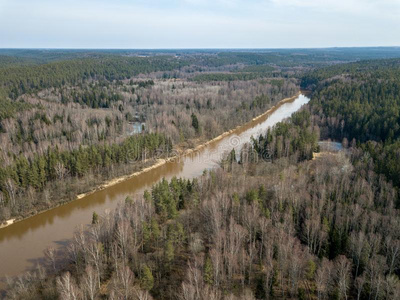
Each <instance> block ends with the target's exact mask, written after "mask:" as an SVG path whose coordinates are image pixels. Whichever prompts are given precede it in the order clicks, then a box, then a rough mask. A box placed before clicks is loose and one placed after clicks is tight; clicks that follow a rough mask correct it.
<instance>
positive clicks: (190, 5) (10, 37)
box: [0, 0, 400, 48]
mask: <svg viewBox="0 0 400 300" xmlns="http://www.w3.org/2000/svg"><path fill="white" fill-rule="evenodd" d="M382 1H383V2H379V3H383V4H382V5H378V2H377V1H372V0H369V1H368V0H365V1H361V0H347V1H344V0H336V1H333V0H325V1H316V0H302V1H300V0H286V1H284V0H248V1H244V0H201V1H200V0H169V1H167V0H153V1H150V0H147V1H145V0H135V1H131V0H113V1H106V0H65V1H63V2H61V1H51V0H38V1H28V0H9V1H5V0H0V47H69V48H73V47H81V48H82V47H83V48H85V47H88V48H97V47H101V48H175V47H183V48H193V47H213V48H214V47H223V48H225V47H249V48H251V47H267V48H268V47H326V46H357V45H359V46H367V45H395V44H397V45H400V36H399V35H398V30H399V29H400V28H399V26H400V20H398V17H397V15H396V17H393V18H390V17H388V16H390V15H389V14H388V13H386V11H387V10H389V8H391V6H393V7H392V9H390V11H391V15H395V13H396V10H397V9H398V5H396V3H397V1H392V0H382ZM345 2H346V3H345ZM361 3H363V4H365V3H368V5H364V6H363V7H359V6H360V5H361ZM377 6H379V8H377Z"/></svg>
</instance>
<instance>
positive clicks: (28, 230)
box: [0, 95, 309, 278]
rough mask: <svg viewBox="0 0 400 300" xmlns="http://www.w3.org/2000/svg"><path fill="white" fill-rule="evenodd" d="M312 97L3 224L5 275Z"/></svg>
mask: <svg viewBox="0 0 400 300" xmlns="http://www.w3.org/2000/svg"><path fill="white" fill-rule="evenodd" d="M308 101H309V99H308V98H307V97H306V96H304V95H299V96H298V97H297V98H295V99H294V100H293V101H289V102H287V101H286V102H280V103H279V104H277V105H276V107H275V108H274V109H272V110H271V111H270V113H268V114H266V115H264V116H262V117H261V118H258V119H256V120H253V121H251V122H249V123H246V124H245V125H243V126H241V127H240V128H237V129H236V130H234V131H233V132H232V133H231V134H229V135H226V136H224V137H223V138H222V139H219V140H216V141H213V142H211V143H209V144H208V145H207V146H205V147H202V148H200V149H199V150H198V151H196V152H193V153H191V154H189V155H186V156H184V157H181V158H179V159H176V160H173V161H169V162H167V163H165V164H163V165H161V166H159V167H157V168H154V169H151V170H149V171H148V172H145V173H142V174H140V175H138V176H135V177H132V178H130V179H128V180H126V181H123V182H121V183H118V184H116V185H113V186H110V187H108V188H106V189H104V190H100V191H97V192H95V193H93V194H90V195H88V196H85V197H83V198H81V199H79V200H76V201H72V202H70V203H68V204H65V205H62V206H59V207H57V208H54V209H51V210H48V211H46V212H44V213H41V214H38V215H36V216H33V217H31V218H27V219H25V220H22V221H20V222H17V223H15V224H12V225H10V226H8V227H5V228H2V229H0V278H4V277H5V275H9V276H14V275H18V274H20V273H22V272H23V271H25V270H28V269H29V268H32V267H33V266H34V265H35V263H37V261H38V260H40V259H41V258H42V257H43V251H44V250H45V249H46V248H47V247H49V246H52V247H55V248H58V247H62V246H63V245H65V244H66V243H67V242H68V240H69V239H71V237H72V236H73V233H74V231H75V230H76V227H77V226H78V225H80V224H88V223H90V221H91V219H92V214H93V212H94V211H96V212H97V213H98V214H101V213H103V212H104V211H105V210H106V209H113V208H115V207H116V205H117V204H118V203H119V202H120V201H121V200H124V199H125V198H126V197H127V196H128V195H131V196H132V195H135V194H142V193H143V191H144V190H145V189H150V188H151V186H152V185H153V184H154V183H156V182H157V181H159V180H160V179H162V178H163V177H164V178H166V179H170V178H172V177H173V176H177V177H185V178H194V177H198V176H200V175H201V174H202V173H203V171H204V169H210V168H215V167H216V166H217V165H218V161H219V160H220V158H221V156H222V155H223V154H224V153H225V152H226V151H230V150H232V148H235V149H236V150H238V149H240V147H241V145H243V144H244V143H246V142H249V141H250V137H251V136H258V135H259V134H260V133H264V132H265V131H266V129H267V128H268V127H271V126H273V125H274V124H276V123H277V122H280V121H282V120H283V119H285V118H287V117H290V116H291V115H292V113H294V112H296V111H297V110H299V109H300V107H301V106H302V105H304V104H306V103H307V102H308Z"/></svg>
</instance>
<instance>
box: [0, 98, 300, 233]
mask: <svg viewBox="0 0 400 300" xmlns="http://www.w3.org/2000/svg"><path fill="white" fill-rule="evenodd" d="M300 94H301V92H300V91H299V92H298V93H297V94H296V95H294V96H292V97H289V98H285V99H282V100H280V101H279V102H277V103H276V104H275V105H274V106H272V107H271V108H270V109H268V110H267V111H266V112H264V113H262V114H261V115H259V116H257V117H255V118H253V119H252V120H250V121H248V122H246V123H244V124H241V125H238V126H236V127H235V128H233V129H231V130H229V131H226V132H224V133H222V134H220V135H218V136H217V137H215V138H213V139H211V140H209V141H207V142H203V143H201V144H199V145H197V146H195V147H193V148H191V149H186V150H182V151H178V152H177V154H176V155H173V156H171V157H167V158H163V159H157V160H154V159H150V160H148V161H145V162H144V165H145V164H146V163H151V162H152V161H154V164H152V165H150V166H148V167H144V168H143V169H141V170H139V171H136V172H133V173H131V174H128V175H123V176H119V177H115V178H113V179H111V180H108V181H105V182H103V183H101V184H99V185H97V186H96V187H94V188H92V189H91V190H89V191H88V192H85V193H80V194H78V195H77V196H76V197H75V198H73V199H71V200H66V201H63V202H61V203H58V204H57V205H54V206H51V207H49V208H47V209H44V210H41V211H38V212H36V213H35V214H31V215H29V216H27V217H24V218H19V219H18V218H14V219H10V220H8V221H6V223H5V224H3V225H0V228H4V227H8V226H10V225H12V224H15V223H18V222H20V221H22V220H26V219H28V218H31V217H33V216H36V215H39V214H41V213H44V212H47V211H49V210H52V209H55V208H57V207H59V206H62V205H65V204H67V203H70V202H72V201H75V200H80V199H82V198H85V197H87V196H89V195H92V194H94V193H96V192H98V191H101V190H104V189H107V188H109V187H111V186H114V185H116V184H119V183H121V182H124V181H126V180H129V179H131V178H133V177H136V176H139V175H141V174H143V173H146V172H149V171H151V170H154V169H156V168H159V167H161V166H163V165H164V164H166V163H167V162H169V161H173V160H177V159H180V158H182V157H184V156H186V155H189V154H191V153H195V152H197V151H199V150H201V149H202V148H204V147H206V146H208V145H210V144H212V143H216V142H218V141H219V140H221V139H223V138H225V137H227V136H229V135H231V134H234V133H235V132H237V131H238V130H240V129H241V128H243V127H245V126H248V125H249V124H252V123H256V122H258V121H259V120H260V119H261V118H264V117H266V116H268V115H269V114H271V113H272V112H274V111H275V110H276V109H277V108H279V107H280V106H282V105H283V104H285V103H288V102H292V101H294V100H295V99H296V98H297V97H299V95H300Z"/></svg>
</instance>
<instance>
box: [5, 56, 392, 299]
mask: <svg viewBox="0 0 400 300" xmlns="http://www.w3.org/2000/svg"><path fill="white" fill-rule="evenodd" d="M193 51H194V50H193ZM320 51H321V52H320ZM393 51H394V50H393ZM299 53H301V55H298V54H299ZM390 53H391V52H389V51H387V52H384V54H382V52H381V51H380V50H379V49H370V51H367V50H365V49H359V50H358V51H356V50H354V49H348V50H346V51H344V50H343V51H339V50H338V51H337V52H335V51H329V50H326V52H322V50H298V52H290V51H289V50H282V51H281V52H278V53H262V52H261V53H260V52H257V51H254V52H249V53H247V52H231V51H226V52H221V53H214V52H212V51H211V50H210V52H207V51H204V52H201V53H196V52H190V51H188V52H184V53H172V55H171V53H168V52H162V53H158V55H155V54H154V53H151V52H145V51H143V52H141V53H139V54H140V55H141V56H149V57H133V58H132V57H129V58H127V57H126V55H127V53H124V52H123V50H121V52H110V53H86V54H85V55H87V56H88V58H80V57H79V58H78V59H80V60H82V59H83V60H86V59H88V64H87V65H86V64H84V65H82V66H81V65H80V64H79V67H77V68H76V69H75V68H73V67H72V66H73V63H72V62H73V61H75V60H76V59H77V58H76V57H75V55H77V54H76V53H75V54H73V55H71V54H64V55H65V56H62V59H60V60H61V61H58V59H54V56H51V58H48V60H47V58H46V57H47V56H44V55H43V54H41V55H39V54H37V53H36V54H34V55H33V54H32V53H31V52H29V51H28V53H24V52H22V54H21V53H14V54H13V55H10V54H8V55H10V57H11V58H10V59H8V60H5V62H4V66H3V67H2V68H5V69H8V68H15V70H17V71H15V72H16V73H13V72H14V71H10V73H9V74H11V75H12V76H9V77H7V76H5V75H2V76H3V77H2V79H1V80H0V82H2V85H1V86H2V87H3V88H2V91H3V95H4V96H3V97H4V98H3V99H2V100H0V101H1V103H2V107H4V113H3V112H2V114H1V116H2V119H1V123H0V124H1V127H0V128H1V130H2V133H0V139H1V147H2V150H3V154H2V156H3V157H2V162H3V163H2V167H1V168H0V191H1V194H0V196H1V198H0V200H1V201H0V204H1V211H2V215H1V216H0V217H1V218H3V219H6V218H9V217H10V216H18V215H24V213H25V214H26V213H27V212H31V211H32V210H33V209H35V208H36V207H38V205H41V206H42V207H49V206H51V205H52V203H55V202H57V201H60V200H59V199H60V198H59V197H56V194H55V193H53V192H52V191H53V189H54V188H55V187H56V190H57V191H58V192H57V193H58V194H60V191H62V193H64V194H65V195H69V197H73V191H75V190H76V188H77V185H78V182H80V181H81V180H80V179H83V178H86V179H87V178H89V180H87V181H91V182H92V183H95V182H96V183H98V182H100V181H101V180H104V179H105V178H110V177H113V176H115V175H120V174H126V173H129V172H132V170H134V169H139V168H141V167H142V163H143V162H144V161H145V157H146V158H151V157H156V155H157V154H159V153H160V151H161V152H162V153H164V154H165V153H170V152H174V151H181V150H182V149H186V148H190V147H193V146H195V145H196V144H198V143H199V142H201V141H205V140H207V139H210V138H212V137H214V136H216V135H218V134H220V133H222V132H224V131H226V130H229V129H231V128H233V127H235V126H237V125H239V124H243V123H244V122H246V121H248V120H250V119H251V118H253V117H255V116H256V115H258V114H261V113H262V112H264V111H266V110H267V109H268V108H270V107H271V106H272V105H274V104H275V103H277V102H278V101H279V100H281V99H283V98H285V97H288V96H291V95H293V94H295V93H296V92H297V91H298V90H299V89H300V88H301V89H303V90H304V92H307V93H308V95H309V97H310V98H311V100H310V102H309V103H308V104H307V105H305V106H304V107H302V109H301V110H300V111H298V112H297V113H294V114H293V115H292V116H291V117H290V118H289V119H287V120H285V121H283V122H280V123H278V124H276V126H274V127H273V128H270V129H269V130H268V131H267V132H265V133H263V134H261V135H260V136H257V137H253V138H252V141H251V143H249V144H246V145H245V146H244V147H243V149H242V150H241V152H240V153H239V154H238V155H236V153H235V150H232V152H231V153H229V154H227V155H226V157H225V158H224V159H223V160H222V161H221V162H220V167H219V168H217V169H214V170H208V171H207V170H206V171H204V173H203V175H202V176H200V177H198V178H195V179H193V180H188V179H184V178H173V179H171V180H170V181H167V180H165V179H164V180H162V181H160V182H159V183H157V184H155V185H154V186H153V187H152V188H151V189H149V190H148V191H145V192H144V194H143V195H141V196H132V197H127V198H126V199H125V201H124V202H122V203H120V204H119V206H118V208H117V209H116V210H113V211H107V212H105V213H99V214H98V213H93V218H92V220H91V223H92V224H91V225H90V226H88V227H78V228H77V230H76V233H75V235H74V237H73V239H72V240H71V241H69V242H68V246H67V247H65V248H63V249H61V250H59V251H56V250H55V249H53V248H49V249H47V250H46V251H45V253H44V255H45V259H44V262H43V264H41V265H38V266H37V268H36V269H35V270H32V271H31V272H29V273H27V274H24V275H21V276H18V277H17V278H10V279H9V280H8V282H7V291H6V294H5V297H6V298H7V299H140V300H144V299H182V300H208V299H232V300H233V299H248V300H251V299H357V300H367V299H368V300H371V299H374V300H378V299H400V234H399V233H400V210H399V209H400V196H399V188H400V164H399V162H400V59H395V58H391V57H395V55H391V54H390ZM322 54H323V55H322ZM53 55H54V54H53ZM20 56H21V57H23V59H22V62H20V63H19V64H18V65H17V66H13V60H14V57H20ZM120 56H121V57H122V58H120ZM38 57H41V58H40V60H39V58H38ZM377 58H379V59H377ZM382 58H387V59H382ZM120 59H122V61H125V60H131V59H132V60H131V62H132V64H127V65H126V64H125V63H122V62H121V64H122V65H121V67H118V66H119V64H116V65H112V67H111V68H110V69H107V68H105V67H104V65H103V62H101V63H100V62H99V60H102V61H104V62H105V61H108V60H109V61H110V62H120ZM141 59H143V61H141ZM157 60H161V61H162V64H161V65H158V63H157V62H156V61H157ZM92 61H95V63H94V64H92V63H89V62H92ZM137 61H141V62H140V63H137ZM0 62H1V60H0ZM136 63H137V64H138V65H140V66H141V68H142V69H135V67H134V65H135V64H136ZM153 63H154V65H153ZM10 64H11V65H12V67H10ZM111 64H112V63H111ZM55 66H59V67H60V68H61V69H63V67H62V66H68V68H69V67H71V68H72V69H73V70H74V71H73V72H72V73H68V72H67V73H66V74H64V75H60V76H59V77H57V76H55V77H54V76H49V79H48V80H49V81H46V80H47V79H45V78H46V75H45V74H47V70H50V69H51V70H57V68H56V67H55ZM81 67H82V68H81ZM19 68H21V69H19ZM24 68H26V69H29V70H31V69H32V73H29V74H35V75H33V76H34V77H35V78H36V76H38V75H37V74H44V75H43V76H44V77H43V80H41V79H38V80H37V81H35V83H34V84H31V79H29V76H27V77H26V78H25V79H24V77H22V79H21V81H20V83H17V82H18V81H15V80H14V79H13V78H18V77H13V76H14V75H13V74H19V73H18V72H20V71H19V70H22V69H24ZM68 68H67V69H68ZM90 68H92V69H91V70H92V71H89V70H90ZM130 68H132V69H130ZM105 70H107V71H105ZM81 72H83V73H81ZM5 74H6V73H5ZM27 74H28V73H27ZM82 74H83V75H82ZM110 74H112V75H110ZM24 76H25V75H24ZM64 76H65V77H64ZM75 76H77V77H75ZM39 77H40V76H39ZM51 78H54V80H55V81H52V80H53V79H51ZM58 80H61V81H58ZM21 83H23V85H22V86H24V88H22V86H21ZM55 83H56V84H55ZM3 103H4V104H3ZM132 122H140V123H143V124H145V125H144V128H143V131H142V132H141V133H140V134H133V135H131V134H130V133H129V128H130V127H129V126H130V124H131V123H132ZM320 141H334V142H338V143H340V144H341V145H342V147H340V149H339V150H335V151H327V150H326V149H324V148H323V147H322V146H321V145H322V144H321V143H319V142H320ZM175 153H176V152H175ZM132 158H133V159H132ZM132 160H133V161H135V163H134V164H132ZM62 186H68V188H65V187H64V188H62ZM88 186H90V184H89V185H88ZM88 186H86V187H80V188H82V189H84V188H87V187H88ZM27 195H28V196H29V197H30V198H27ZM44 196H45V197H44ZM27 199H30V200H29V201H27ZM27 202H28V203H27ZM24 210H25V211H24ZM88 221H90V220H88Z"/></svg>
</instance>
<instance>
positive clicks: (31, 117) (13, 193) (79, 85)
mask: <svg viewBox="0 0 400 300" xmlns="http://www.w3.org/2000/svg"><path fill="white" fill-rule="evenodd" d="M3 52H4V51H3ZM6 53H7V52H6ZM8 54H10V53H8ZM21 55H22V57H21ZM213 55H214V54H213ZM5 57H8V59H3V60H0V67H1V69H2V72H1V75H0V148H1V150H2V151H1V153H0V161H1V165H0V222H2V221H5V220H8V219H10V218H23V217H26V216H29V215H32V214H35V213H37V212H40V211H42V210H44V209H47V208H49V207H53V206H56V205H58V204H60V203H65V202H67V201H70V200H72V199H74V198H75V197H76V195H77V194H80V193H85V192H88V191H90V190H91V189H94V188H96V187H97V186H99V185H100V184H102V183H104V182H106V181H108V180H110V179H113V178H115V177H118V176H124V175H129V174H132V173H133V172H135V171H138V170H140V169H141V168H143V167H145V166H148V165H151V164H152V163H154V162H155V160H156V159H159V158H165V157H167V156H169V155H170V154H171V155H172V154H176V153H180V152H182V151H184V150H185V149H188V148H194V147H195V146H197V145H199V144H201V143H203V142H206V141H207V140H209V139H212V138H214V137H216V136H217V135H219V134H221V133H223V132H225V131H228V130H230V129H232V128H234V127H236V126H238V125H241V124H243V123H245V122H247V121H249V120H251V119H252V118H254V117H256V116H257V115H260V114H262V113H263V112H265V111H266V110H268V108H270V107H271V106H273V105H274V104H276V103H277V102H278V101H279V100H281V99H283V98H286V97H290V96H293V95H294V94H296V93H297V91H298V89H299V86H298V83H297V81H296V79H294V78H291V77H289V76H287V75H284V73H285V74H287V71H286V70H281V69H280V68H278V67H272V66H261V67H260V66H248V67H246V66H245V65H243V64H242V63H241V64H236V65H235V66H232V65H224V64H222V65H220V64H217V63H214V64H212V65H211V64H210V66H207V63H205V62H204V60H205V58H204V57H206V58H207V57H208V56H207V55H206V56H205V55H204V54H199V55H185V56H184V57H176V56H172V55H165V54H162V55H153V56H148V57H140V56H125V55H120V54H118V52H117V53H98V52H96V51H95V52H94V53H86V52H83V53H80V52H68V51H67V52H65V53H58V52H57V51H55V52H54V53H53V52H51V53H47V52H46V53H44V54H38V53H35V52H32V51H28V50H26V51H22V50H21V51H17V50H16V52H15V53H14V56H12V55H10V56H5ZM250 57H252V56H251V55H250ZM19 58H21V60H19ZM242 60H243V59H242ZM13 62H14V63H13ZM250 62H252V61H250ZM229 63H232V62H231V61H230V62H229ZM249 68H250V69H249ZM241 69H243V70H244V71H243V72H242V71H240V70H241ZM271 70H275V71H274V72H275V73H274V75H273V76H272V75H271V74H272V73H271V72H270V71H271ZM220 71H223V72H231V74H232V75H233V76H234V78H233V80H229V81H227V80H225V79H223V78H221V79H220V80H217V81H216V80H214V79H211V78H208V79H207V78H206V80H201V81H198V80H196V77H198V76H202V75H201V74H204V75H205V76H206V77H207V76H208V77H209V76H212V74H220V73H218V72H220ZM265 72H267V73H265ZM251 74H262V76H261V77H260V76H259V75H257V76H252V75H251ZM249 75H250V76H249ZM235 76H236V77H235ZM261 78H262V80H261ZM193 120H196V122H194V121H193ZM137 122H139V123H141V124H144V125H143V128H144V130H143V132H142V133H141V134H140V136H135V133H134V129H133V126H134V124H135V123H137ZM141 126H142V125H141ZM160 153H163V155H161V156H160V155H159V154H160ZM132 156H134V159H133V158H132Z"/></svg>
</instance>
